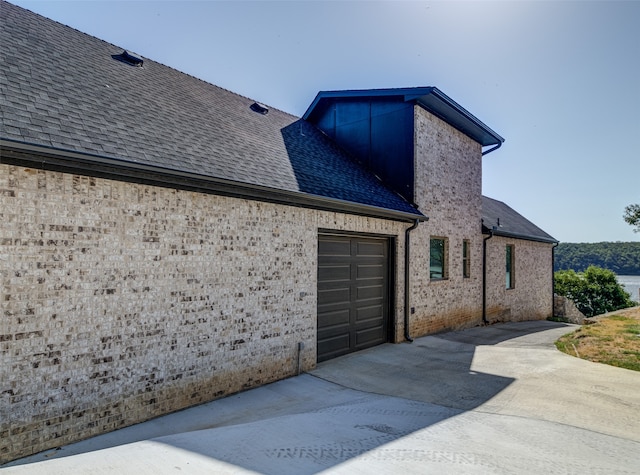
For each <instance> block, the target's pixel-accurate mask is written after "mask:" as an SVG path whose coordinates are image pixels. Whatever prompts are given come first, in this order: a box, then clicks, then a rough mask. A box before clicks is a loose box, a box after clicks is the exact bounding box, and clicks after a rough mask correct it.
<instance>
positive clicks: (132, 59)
mask: <svg viewBox="0 0 640 475" xmlns="http://www.w3.org/2000/svg"><path fill="white" fill-rule="evenodd" d="M111 57H112V58H113V59H117V60H118V61H122V62H123V63H126V64H128V65H130V66H136V67H138V68H141V67H142V64H143V63H144V61H143V60H142V58H140V57H138V56H136V55H134V54H132V53H129V52H128V51H127V50H125V51H123V52H122V53H120V54H114V55H112V56H111Z"/></svg>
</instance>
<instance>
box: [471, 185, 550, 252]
mask: <svg viewBox="0 0 640 475" xmlns="http://www.w3.org/2000/svg"><path fill="white" fill-rule="evenodd" d="M482 226H483V231H485V232H489V231H491V230H493V232H494V234H496V235H498V236H508V237H515V238H519V239H527V240H531V241H540V242H549V243H556V242H558V240H557V239H555V238H554V237H552V236H551V235H549V234H547V233H546V232H544V231H543V230H542V229H540V228H539V227H538V226H536V225H535V224H533V223H532V222H531V221H529V220H528V219H527V218H525V217H524V216H522V215H521V214H519V213H518V212H517V211H515V210H514V209H513V208H510V207H509V206H507V205H506V204H505V203H503V202H502V201H498V200H494V199H493V198H488V197H486V196H483V197H482Z"/></svg>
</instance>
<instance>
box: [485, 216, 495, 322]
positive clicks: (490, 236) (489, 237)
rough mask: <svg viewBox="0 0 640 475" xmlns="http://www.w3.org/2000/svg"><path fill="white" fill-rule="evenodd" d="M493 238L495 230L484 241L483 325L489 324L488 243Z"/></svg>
mask: <svg viewBox="0 0 640 475" xmlns="http://www.w3.org/2000/svg"><path fill="white" fill-rule="evenodd" d="M492 237H493V229H492V230H491V231H489V236H487V237H486V238H483V239H482V323H483V324H485V325H488V324H489V321H488V320H487V241H488V240H489V239H491V238H492Z"/></svg>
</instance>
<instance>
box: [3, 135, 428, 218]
mask: <svg viewBox="0 0 640 475" xmlns="http://www.w3.org/2000/svg"><path fill="white" fill-rule="evenodd" d="M0 150H1V151H2V153H1V154H0V163H7V164H18V165H24V166H30V167H33V168H39V169H50V170H55V171H63V172H67V173H78V174H82V175H91V176H100V177H104V178H109V179H118V180H127V181H136V182H142V183H148V184H152V185H155V186H165V187H166V186H170V187H173V188H181V189H189V190H194V191H200V192H205V193H212V194H219V195H223V196H230V197H236V198H245V199H252V200H257V201H264V202H270V203H276V204H283V205H289V206H297V207H303V208H312V209H318V210H323V211H338V212H344V213H347V214H355V215H360V216H368V217H373V218H381V219H388V220H393V221H404V222H415V221H416V220H418V221H427V220H428V218H427V217H426V216H424V215H423V214H422V213H420V212H419V211H418V210H416V213H409V212H405V211H398V210H393V209H388V208H382V207H377V206H372V205H366V204H362V203H356V202H352V201H346V200H340V199H336V198H329V197H325V196H319V195H312V194H308V193H302V192H298V191H289V190H282V189H276V188H271V187H266V186H261V185H255V184H252V183H244V182H238V181H233V180H227V179H223V178H216V177H211V176H206V175H198V174H196V173H190V172H182V171H179V170H172V169H167V168H162V167H158V166H152V165H145V164H140V163H136V162H131V161H126V160H121V159H117V158H113V157H106V156H101V155H95V154H89V153H82V152H76V151H70V150H63V149H59V148H53V147H47V146H43V145H38V144H31V143H26V142H18V141H15V140H10V139H2V138H0Z"/></svg>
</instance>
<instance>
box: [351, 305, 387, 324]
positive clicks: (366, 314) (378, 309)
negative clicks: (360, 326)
mask: <svg viewBox="0 0 640 475" xmlns="http://www.w3.org/2000/svg"><path fill="white" fill-rule="evenodd" d="M383 315H384V309H383V307H382V302H381V303H380V304H378V305H371V306H368V307H360V308H357V309H356V322H358V323H360V322H366V321H370V320H374V321H375V320H377V321H378V322H379V321H380V319H381V318H382V317H383Z"/></svg>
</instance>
